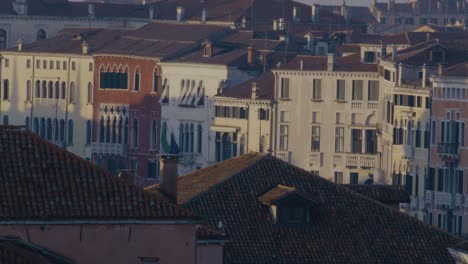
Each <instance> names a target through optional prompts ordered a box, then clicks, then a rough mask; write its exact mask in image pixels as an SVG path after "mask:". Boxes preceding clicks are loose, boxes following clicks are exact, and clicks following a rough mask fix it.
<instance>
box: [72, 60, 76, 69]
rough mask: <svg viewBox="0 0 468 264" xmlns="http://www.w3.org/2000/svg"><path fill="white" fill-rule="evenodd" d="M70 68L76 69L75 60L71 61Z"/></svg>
mask: <svg viewBox="0 0 468 264" xmlns="http://www.w3.org/2000/svg"><path fill="white" fill-rule="evenodd" d="M71 69H72V71H76V62H74V61H72V63H71Z"/></svg>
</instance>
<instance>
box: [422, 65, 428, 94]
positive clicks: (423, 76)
mask: <svg viewBox="0 0 468 264" xmlns="http://www.w3.org/2000/svg"><path fill="white" fill-rule="evenodd" d="M426 79H427V67H426V63H424V64H423V66H422V80H421V87H422V88H423V89H424V88H426Z"/></svg>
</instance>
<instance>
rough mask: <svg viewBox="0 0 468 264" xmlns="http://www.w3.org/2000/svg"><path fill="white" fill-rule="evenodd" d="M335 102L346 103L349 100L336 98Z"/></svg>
mask: <svg viewBox="0 0 468 264" xmlns="http://www.w3.org/2000/svg"><path fill="white" fill-rule="evenodd" d="M335 102H337V103H340V104H344V103H346V102H347V101H346V100H340V99H336V100H335Z"/></svg>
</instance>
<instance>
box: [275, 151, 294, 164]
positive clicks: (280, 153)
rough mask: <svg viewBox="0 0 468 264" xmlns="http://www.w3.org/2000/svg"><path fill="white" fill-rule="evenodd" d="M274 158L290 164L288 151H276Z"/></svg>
mask: <svg viewBox="0 0 468 264" xmlns="http://www.w3.org/2000/svg"><path fill="white" fill-rule="evenodd" d="M276 157H277V158H278V159H281V160H283V161H286V162H291V152H289V151H277V152H276Z"/></svg>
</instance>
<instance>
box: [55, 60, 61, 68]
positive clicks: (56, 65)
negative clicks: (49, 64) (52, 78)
mask: <svg viewBox="0 0 468 264" xmlns="http://www.w3.org/2000/svg"><path fill="white" fill-rule="evenodd" d="M55 68H56V69H57V70H60V61H56V62H55Z"/></svg>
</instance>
